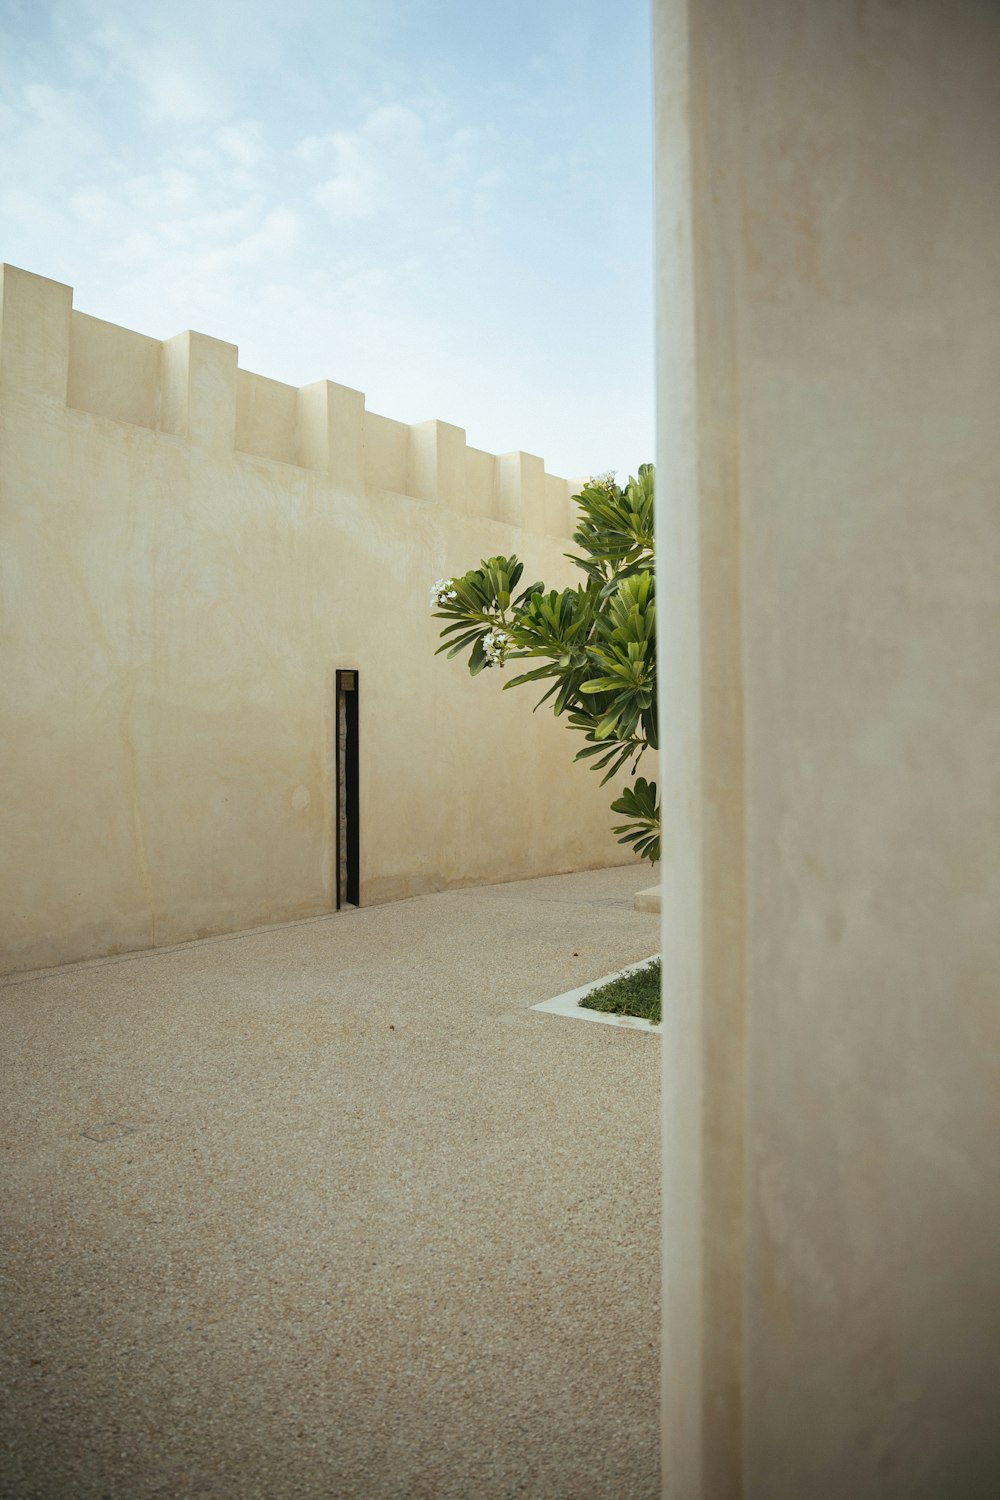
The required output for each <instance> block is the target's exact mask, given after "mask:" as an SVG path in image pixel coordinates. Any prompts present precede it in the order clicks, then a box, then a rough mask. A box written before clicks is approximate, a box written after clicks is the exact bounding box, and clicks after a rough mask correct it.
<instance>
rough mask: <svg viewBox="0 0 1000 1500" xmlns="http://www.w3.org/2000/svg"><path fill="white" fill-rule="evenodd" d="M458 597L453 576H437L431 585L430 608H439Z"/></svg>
mask: <svg viewBox="0 0 1000 1500" xmlns="http://www.w3.org/2000/svg"><path fill="white" fill-rule="evenodd" d="M457 598H458V593H457V591H456V589H455V580H454V578H439V579H438V581H437V583H435V584H432V585H431V609H441V608H442V606H444V605H445V604H451V603H452V602H453V601H454V600H455V599H457Z"/></svg>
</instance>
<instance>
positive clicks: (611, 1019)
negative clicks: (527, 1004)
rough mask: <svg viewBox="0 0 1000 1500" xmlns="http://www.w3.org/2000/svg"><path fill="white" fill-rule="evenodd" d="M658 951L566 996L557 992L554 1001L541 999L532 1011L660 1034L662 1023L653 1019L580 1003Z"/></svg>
mask: <svg viewBox="0 0 1000 1500" xmlns="http://www.w3.org/2000/svg"><path fill="white" fill-rule="evenodd" d="M659 956H660V955H659V954H658V953H651V954H650V955H649V958H642V959H640V960H639V962H638V963H637V964H626V965H625V967H624V968H623V969H616V970H615V972H614V973H613V974H605V976H604V978H603V979H592V980H591V981H590V983H589V984H582V985H581V986H580V988H579V989H578V990H567V991H566V993H565V995H556V996H555V998H554V999H553V1000H540V1001H539V1002H538V1004H537V1005H532V1006H531V1009H532V1010H544V1011H548V1013H549V1015H552V1016H569V1017H570V1019H571V1020H574V1021H599V1022H600V1023H601V1025H602V1026H623V1027H625V1029H626V1030H628V1031H654V1032H656V1033H657V1035H662V1032H663V1022H662V1021H659V1022H657V1023H656V1025H654V1024H653V1022H652V1021H646V1020H644V1019H643V1017H642V1016H615V1015H611V1014H610V1013H609V1012H608V1011H604V1010H587V1008H586V1006H583V1005H581V1004H580V1001H581V1000H582V999H583V997H584V995H589V994H590V992H591V990H597V989H600V987H601V985H602V984H608V983H609V982H610V981H611V980H612V979H618V978H620V977H621V975H622V974H631V973H633V972H634V971H635V970H636V969H644V968H645V967H646V965H647V964H648V963H651V962H652V961H653V959H654V958H659Z"/></svg>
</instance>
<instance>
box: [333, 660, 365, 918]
mask: <svg viewBox="0 0 1000 1500" xmlns="http://www.w3.org/2000/svg"><path fill="white" fill-rule="evenodd" d="M360 848H361V840H360V834H359V829H358V674H357V672H339V671H338V673H337V910H338V911H339V910H340V908H341V907H342V906H360V905H361V858H360Z"/></svg>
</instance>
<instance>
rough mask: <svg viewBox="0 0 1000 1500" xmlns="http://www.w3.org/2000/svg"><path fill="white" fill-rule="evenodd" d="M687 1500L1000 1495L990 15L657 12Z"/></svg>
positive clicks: (674, 1318) (670, 998)
mask: <svg viewBox="0 0 1000 1500" xmlns="http://www.w3.org/2000/svg"><path fill="white" fill-rule="evenodd" d="M655 52H656V96H657V236H658V246H657V279H658V424H659V432H658V475H657V480H658V484H657V488H658V515H657V528H658V566H659V570H660V575H661V578H660V590H659V592H660V599H661V614H660V625H661V642H660V652H661V671H662V674H663V682H662V687H661V702H662V704H663V725H662V744H663V746H664V750H663V769H662V783H663V789H664V849H665V853H664V869H663V876H664V899H663V929H664V930H663V945H664V947H663V951H664V982H665V992H666V1005H665V1035H664V1168H665V1192H664V1277H665V1283H664V1306H665V1313H664V1333H663V1371H664V1455H663V1467H664V1475H665V1481H664V1483H665V1494H666V1495H667V1496H669V1497H670V1500H730V1497H732V1500H737V1497H739V1500H842V1497H844V1496H850V1497H851V1500H869V1497H870V1500H876V1497H877V1500H897V1497H898V1500H904V1497H905V1500H923V1497H926V1500H942V1497H948V1500H952V1497H954V1500H993V1497H995V1496H996V1495H998V1494H1000V1423H998V1422H997V1420H996V1412H997V1392H998V1390H1000V1285H998V1282H1000V1275H998V1269H997V1268H998V1266H1000V1166H998V1161H1000V1153H998V1150H997V1141H998V1140H1000V857H998V846H1000V837H998V835H1000V671H998V667H997V664H998V662H1000V456H998V453H1000V443H998V438H997V431H998V428H997V419H996V410H997V402H998V394H1000V253H998V249H997V247H998V246H1000V90H998V86H997V80H998V79H1000V8H998V7H997V6H996V5H995V4H992V3H989V0H952V3H950V4H944V3H938V0H913V3H910V4H906V5H902V4H899V3H895V0H867V3H865V4H858V5H850V6H848V5H845V4H843V3H842V0H744V3H738V0H657V3H656V5H655Z"/></svg>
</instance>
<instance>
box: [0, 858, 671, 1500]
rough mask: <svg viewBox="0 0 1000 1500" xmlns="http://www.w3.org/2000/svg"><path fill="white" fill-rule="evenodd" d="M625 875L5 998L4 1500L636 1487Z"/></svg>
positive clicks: (647, 1364) (634, 1211) (441, 1497)
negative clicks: (580, 988) (595, 1011)
mask: <svg viewBox="0 0 1000 1500" xmlns="http://www.w3.org/2000/svg"><path fill="white" fill-rule="evenodd" d="M648 884H649V872H648V868H647V867H645V866H640V865H638V864H635V865H628V866H624V867H621V868H618V869H612V870H602V871H590V872H587V873H585V874H580V875H563V876H555V877H551V878H547V879H541V880H529V881H518V882H515V883H513V884H508V885H500V886H488V887H478V888H475V889H469V890H462V891H452V892H445V893H441V894H438V895H431V896H421V897H417V898H414V899H412V900H409V901H402V902H398V903H394V904H392V905H387V906H376V907H370V908H367V909H363V910H359V911H348V912H343V913H340V914H337V915H331V916H329V917H322V918H318V919H315V920H312V921H309V922H303V923H297V924H294V925H291V926H286V927H280V928H271V929H267V930H263V931H256V932H251V933H245V934H239V935H237V936H233V937H228V938H217V939H212V940H209V941H205V942H200V943H193V944H189V945H186V946H183V947H178V948H174V949H169V950H159V951H156V952H152V953H145V954H141V955H130V956H125V957H122V958H118V959H109V960H100V961H95V962H92V963H87V964H77V965H72V966H68V967H65V968H60V969H52V970H47V971H45V972H44V973H38V974H33V975H30V976H11V978H10V979H8V980H6V981H3V982H0V1024H2V1037H0V1046H2V1074H0V1139H2V1147H3V1158H2V1159H3V1183H2V1210H0V1217H2V1244H0V1277H2V1290H0V1297H2V1307H0V1316H2V1329H3V1333H2V1347H0V1399H2V1408H3V1409H2V1414H0V1494H2V1495H3V1496H5V1497H17V1500H33V1497H37V1500H50V1497H52V1500H78V1497H81V1500H82V1497H87V1500H89V1497H95V1500H104V1497H108V1500H111V1497H113V1500H119V1497H122V1500H145V1497H147V1496H165V1497H171V1500H181V1497H198V1500H202V1497H205V1500H207V1497H212V1500H216V1497H218V1500H252V1497H258V1496H259V1497H266V1500H284V1497H286V1496H288V1497H291V1496H309V1497H317V1500H318V1497H322V1500H355V1497H357V1500H386V1497H393V1500H397V1497H398V1500H452V1497H454V1500H458V1497H461V1500H507V1497H511V1500H523V1497H526V1500H655V1497H656V1496H657V1495H658V1494H659V1463H658V1452H657V1447H658V1440H657V1429H658V1405H659V1400H658V1320H659V1310H658V1303H659V1183H660V1161H659V1149H658V1129H659V1126H658V1108H657V1095H658V1087H659V1049H660V1038H659V1037H656V1036H653V1035H650V1034H648V1033H642V1032H632V1031H624V1030H618V1029H615V1028H612V1027H604V1026H588V1025H583V1024H581V1023H580V1022H578V1021H576V1020H570V1019H565V1018H562V1017H559V1016H552V1015H544V1014H540V1013H538V1012H536V1011H532V1010H530V1009H529V1007H530V1006H531V1005H532V1004H534V1002H535V1001H538V1000H544V999H546V998H548V997H550V996H552V995H556V994H559V993H561V992H562V991H564V990H569V989H572V988H574V987H575V986H576V985H579V984H583V983H585V982H586V981H587V980H589V979H595V978H598V977H599V976H601V975H604V974H607V973H610V972H612V971H613V970H615V969H617V968H619V967H621V966H622V965H624V964H627V963H632V962H635V961H636V960H638V959H642V958H646V957H648V956H649V954H651V953H653V952H655V951H656V950H657V948H658V943H659V922H658V919H657V918H656V917H654V916H651V915H649V914H646V913H639V912H635V911H633V910H632V895H633V893H634V892H635V891H636V890H639V889H641V888H643V887H644V886H646V885H648Z"/></svg>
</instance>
